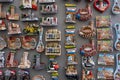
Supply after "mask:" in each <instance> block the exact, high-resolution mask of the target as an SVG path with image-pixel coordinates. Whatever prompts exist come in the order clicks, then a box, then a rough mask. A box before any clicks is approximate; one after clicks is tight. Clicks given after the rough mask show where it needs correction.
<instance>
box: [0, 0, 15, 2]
mask: <svg viewBox="0 0 120 80" xmlns="http://www.w3.org/2000/svg"><path fill="white" fill-rule="evenodd" d="M13 1H14V0H0V2H13Z"/></svg>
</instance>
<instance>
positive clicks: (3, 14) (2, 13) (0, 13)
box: [0, 4, 6, 18]
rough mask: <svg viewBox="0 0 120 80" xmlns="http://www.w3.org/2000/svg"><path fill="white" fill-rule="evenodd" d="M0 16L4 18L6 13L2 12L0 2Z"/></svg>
mask: <svg viewBox="0 0 120 80" xmlns="http://www.w3.org/2000/svg"><path fill="white" fill-rule="evenodd" d="M0 18H6V13H5V12H2V4H0Z"/></svg>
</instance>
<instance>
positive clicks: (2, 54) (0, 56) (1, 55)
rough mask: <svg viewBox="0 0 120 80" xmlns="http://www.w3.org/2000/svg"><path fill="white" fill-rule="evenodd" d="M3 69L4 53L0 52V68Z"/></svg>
mask: <svg viewBox="0 0 120 80" xmlns="http://www.w3.org/2000/svg"><path fill="white" fill-rule="evenodd" d="M4 67H5V52H3V51H0V68H4Z"/></svg>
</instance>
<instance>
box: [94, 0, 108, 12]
mask: <svg viewBox="0 0 120 80" xmlns="http://www.w3.org/2000/svg"><path fill="white" fill-rule="evenodd" d="M93 5H94V8H95V9H96V10H98V11H100V12H104V11H106V10H107V9H108V8H109V7H110V0H94V4H93Z"/></svg>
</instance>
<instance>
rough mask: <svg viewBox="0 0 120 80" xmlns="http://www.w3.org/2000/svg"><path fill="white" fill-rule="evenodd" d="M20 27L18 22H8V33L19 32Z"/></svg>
mask: <svg viewBox="0 0 120 80" xmlns="http://www.w3.org/2000/svg"><path fill="white" fill-rule="evenodd" d="M20 33H21V28H20V25H19V24H16V23H12V22H9V23H8V34H20Z"/></svg>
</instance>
